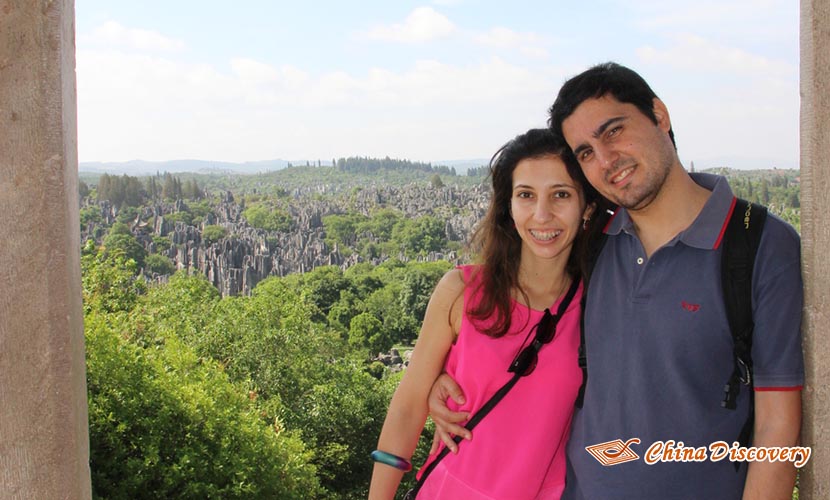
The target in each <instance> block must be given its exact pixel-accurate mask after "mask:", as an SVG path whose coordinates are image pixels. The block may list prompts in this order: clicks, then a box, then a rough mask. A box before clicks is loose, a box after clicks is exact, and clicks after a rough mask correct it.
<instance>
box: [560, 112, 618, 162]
mask: <svg viewBox="0 0 830 500" xmlns="http://www.w3.org/2000/svg"><path fill="white" fill-rule="evenodd" d="M623 120H625V116H614V117H611V118H609V119H607V120H605V121H604V122H602V123H601V124H600V126H599V127H597V128H596V130H594V131H593V133H592V134H591V137H593V138H594V139H596V138H598V137H599V136H601V135H602V134H603V133H605V131H606V130H608V128H609V127H611V126H612V125H615V124H617V123H619V122H621V121H623ZM589 147H590V146H588V145H587V144H585V143H582V144H580V145H579V146H577V147H575V148H574V150H573V153H574V156H579V153H580V152H582V151H584V150H586V149H588V148H589Z"/></svg>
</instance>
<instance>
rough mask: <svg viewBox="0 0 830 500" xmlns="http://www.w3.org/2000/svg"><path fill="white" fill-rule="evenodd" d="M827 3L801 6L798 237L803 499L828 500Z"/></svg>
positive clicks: (815, 0)
mask: <svg viewBox="0 0 830 500" xmlns="http://www.w3.org/2000/svg"><path fill="white" fill-rule="evenodd" d="M828 152H830V2H829V1H827V0H802V1H801V181H802V182H801V199H802V203H801V206H802V209H801V235H802V240H801V241H802V248H803V269H804V279H805V290H804V292H805V303H806V307H805V311H804V320H805V333H806V334H805V340H804V353H805V362H806V364H807V385H806V387H805V391H804V433H803V436H804V442H805V444H807V445H809V446H812V448H813V456H812V458H811V459H810V463H809V464H808V466H807V467H806V470H804V471H803V472H802V475H801V490H800V494H801V496H800V498H801V499H802V500H805V499H806V500H811V499H815V500H818V499H826V498H830V474H828V472H827V471H830V386H828V380H830V292H828V290H830V265H828V264H827V260H828V258H827V250H828V249H830V222H828V218H827V210H826V208H827V207H828V206H830V205H828V202H830V157H828Z"/></svg>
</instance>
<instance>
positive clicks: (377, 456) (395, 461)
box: [372, 450, 412, 472]
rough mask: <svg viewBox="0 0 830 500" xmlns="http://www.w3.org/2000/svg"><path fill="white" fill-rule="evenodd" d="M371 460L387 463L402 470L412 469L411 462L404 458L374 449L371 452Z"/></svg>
mask: <svg viewBox="0 0 830 500" xmlns="http://www.w3.org/2000/svg"><path fill="white" fill-rule="evenodd" d="M372 460H374V461H375V462H380V463H382V464H386V465H389V466H391V467H394V468H396V469H400V470H402V471H404V472H408V471H410V470H412V464H411V463H410V462H409V460H405V459H403V458H401V457H399V456H397V455H393V454H391V453H386V452H385V451H380V450H375V451H373V452H372Z"/></svg>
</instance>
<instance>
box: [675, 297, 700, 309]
mask: <svg viewBox="0 0 830 500" xmlns="http://www.w3.org/2000/svg"><path fill="white" fill-rule="evenodd" d="M680 305H681V306H682V307H683V309H685V310H687V311H689V312H698V311H699V310H700V304H690V303H688V302H686V301H685V300H682V301H680Z"/></svg>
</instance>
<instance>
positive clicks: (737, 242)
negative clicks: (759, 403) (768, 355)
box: [721, 199, 767, 467]
mask: <svg viewBox="0 0 830 500" xmlns="http://www.w3.org/2000/svg"><path fill="white" fill-rule="evenodd" d="M766 218H767V209H766V207H763V206H760V205H755V204H753V203H750V202H748V201H745V200H741V199H736V200H735V207H734V209H733V211H732V214H731V216H730V218H729V222H728V225H727V227H726V231H725V233H724V237H723V241H722V245H723V249H722V251H721V252H722V253H721V286H722V288H723V300H724V303H725V305H726V314H727V318H728V320H729V329H730V331H731V333H732V342H733V362H734V368H733V370H732V375H731V376H730V377H729V381H728V382H727V383H726V385H725V386H724V388H723V389H724V398H723V401H722V402H721V406H723V407H724V408H728V409H730V410H734V409H735V408H736V407H737V397H738V393H739V392H740V389H741V385H745V386H747V388H748V389H749V391H750V392H749V398H750V401H749V415H748V417H747V421H746V422H745V423H744V427H743V429H742V430H741V433H740V435H739V436H738V442H739V443H740V444H741V446H748V445H749V441H750V439H751V435H752V427H753V425H754V421H755V397H754V396H755V393H754V390H753V380H752V330H753V328H754V327H755V323H754V322H753V320H752V271H753V268H754V266H755V255H756V253H757V252H758V246H759V244H760V242H761V232H762V231H763V229H764V223H765V221H766ZM735 465H736V467H738V466H740V462H736V463H735Z"/></svg>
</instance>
